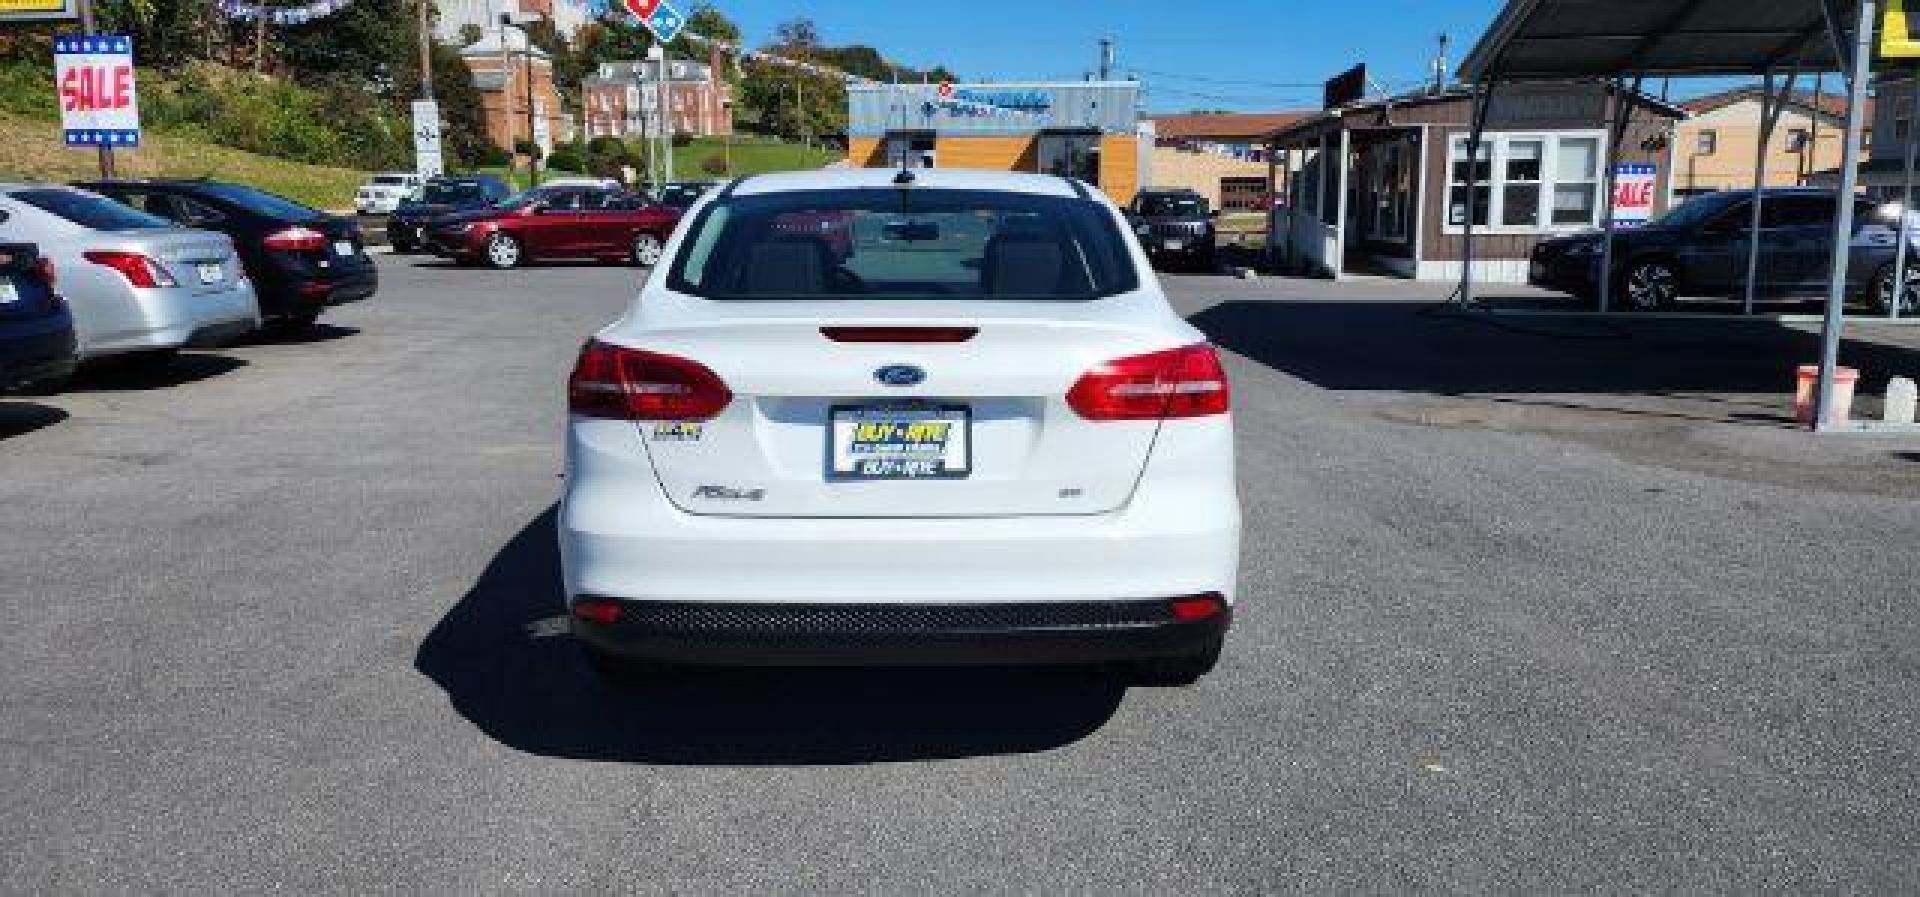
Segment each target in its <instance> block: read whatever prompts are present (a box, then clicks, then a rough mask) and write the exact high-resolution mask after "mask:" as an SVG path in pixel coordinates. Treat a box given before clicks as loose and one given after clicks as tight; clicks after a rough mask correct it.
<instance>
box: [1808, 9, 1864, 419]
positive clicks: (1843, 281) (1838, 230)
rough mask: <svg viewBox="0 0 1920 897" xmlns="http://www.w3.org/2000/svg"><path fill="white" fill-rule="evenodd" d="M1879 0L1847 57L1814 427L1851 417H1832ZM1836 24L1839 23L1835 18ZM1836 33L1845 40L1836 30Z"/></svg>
mask: <svg viewBox="0 0 1920 897" xmlns="http://www.w3.org/2000/svg"><path fill="white" fill-rule="evenodd" d="M1878 7H1879V3H1878V0H1860V18H1859V20H1858V21H1857V22H1855V23H1854V27H1853V55H1852V56H1849V57H1847V58H1846V59H1845V62H1846V65H1847V69H1848V71H1850V72H1851V73H1852V76H1851V77H1850V78H1849V79H1848V80H1847V124H1846V129H1847V130H1846V133H1845V135H1844V137H1845V140H1844V142H1843V144H1842V146H1843V147H1844V149H1843V151H1842V152H1841V154H1840V190H1839V193H1838V194H1836V196H1835V202H1834V205H1835V206H1836V209H1835V214H1834V216H1833V242H1832V244H1830V245H1832V246H1833V268H1832V270H1831V272H1830V273H1829V275H1828V276H1829V279H1828V281H1827V308H1826V317H1825V320H1824V321H1823V323H1822V326H1821V328H1820V384H1819V391H1818V392H1817V393H1815V395H1814V403H1813V427H1814V429H1815V430H1816V431H1818V430H1822V429H1831V428H1837V427H1838V426H1839V425H1841V424H1844V423H1845V421H1840V420H1828V417H1829V415H1831V413H1832V409H1833V375H1834V371H1836V370H1837V369H1838V368H1839V367H1840V331H1841V330H1842V329H1843V328H1845V327H1846V301H1847V257H1848V256H1849V255H1851V253H1849V252H1848V251H1847V248H1848V247H1849V246H1851V245H1852V244H1853V194H1854V190H1855V189H1856V188H1858V186H1859V184H1860V128H1861V126H1862V124H1863V122H1862V121H1861V112H1862V111H1863V109H1864V107H1865V106H1866V104H1867V79H1868V78H1870V77H1872V74H1873V30H1874V23H1875V22H1876V21H1877V20H1878V16H1877V15H1876V14H1875V13H1876V12H1877V11H1878ZM1829 25H1830V27H1836V26H1837V25H1838V23H1834V22H1831V20H1830V21H1829ZM1834 37H1835V38H1836V41H1837V39H1838V38H1839V34H1838V33H1837V31H1836V33H1835V35H1834Z"/></svg>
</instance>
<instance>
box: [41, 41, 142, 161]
mask: <svg viewBox="0 0 1920 897" xmlns="http://www.w3.org/2000/svg"><path fill="white" fill-rule="evenodd" d="M53 77H54V86H55V87H56V88H57V89H58V91H59V95H60V128H61V130H62V131H63V132H65V134H66V139H67V145H68V146H139V145H140V96H139V92H138V90H136V89H135V85H134V73H133V40H132V39H130V38H127V37H124V36H121V35H108V34H95V35H81V36H73V37H60V38H56V39H54V42H53Z"/></svg>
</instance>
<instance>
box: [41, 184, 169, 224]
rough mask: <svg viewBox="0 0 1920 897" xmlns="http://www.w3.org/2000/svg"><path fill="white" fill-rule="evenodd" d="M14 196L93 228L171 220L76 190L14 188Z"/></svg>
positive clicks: (45, 210) (44, 210) (161, 222)
mask: <svg viewBox="0 0 1920 897" xmlns="http://www.w3.org/2000/svg"><path fill="white" fill-rule="evenodd" d="M10 195H11V196H12V197H13V198H14V199H16V200H19V201H20V202H23V203H26V204H27V205H30V206H33V207H34V208H36V209H39V210H41V211H43V212H47V213H50V214H53V215H57V216H59V217H61V218H65V219H66V220H68V221H71V222H73V223H74V224H78V225H80V226H81V227H86V228H92V229H93V230H150V229H152V228H157V227H172V226H173V222H171V221H168V220H167V219H165V218H162V217H160V216H158V215H149V214H147V213H146V212H142V211H139V210H137V209H134V208H131V207H129V206H126V205H123V204H121V203H118V202H114V201H113V200H111V199H108V198H106V197H104V196H100V195H98V194H94V193H82V192H80V191H78V190H59V189H51V188H50V189H44V190H16V191H14V192H13V193H12V194H10Z"/></svg>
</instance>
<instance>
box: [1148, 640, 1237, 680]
mask: <svg viewBox="0 0 1920 897" xmlns="http://www.w3.org/2000/svg"><path fill="white" fill-rule="evenodd" d="M1221 642H1222V640H1221V639H1214V640H1213V641H1211V642H1208V643H1207V645H1206V647H1204V648H1201V649H1200V650H1199V651H1196V652H1194V653H1192V654H1187V655H1183V656H1180V657H1155V658H1152V659H1150V660H1136V661H1134V662H1133V663H1132V664H1131V665H1130V666H1129V667H1128V668H1127V684H1129V685H1138V686H1144V687H1146V688H1180V687H1183V686H1188V685H1192V684H1194V683H1195V682H1198V681H1200V678H1201V677H1202V676H1205V675H1206V674H1208V673H1211V672H1213V668H1214V667H1215V666H1216V665H1218V664H1219V663H1220V646H1221Z"/></svg>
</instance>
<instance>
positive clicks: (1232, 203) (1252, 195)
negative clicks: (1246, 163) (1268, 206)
mask: <svg viewBox="0 0 1920 897" xmlns="http://www.w3.org/2000/svg"><path fill="white" fill-rule="evenodd" d="M1266 198H1267V179H1266V178H1262V177H1235V176H1227V177H1222V178H1221V179H1220V208H1222V209H1227V210H1230V211H1239V212H1246V211H1252V210H1255V209H1258V208H1260V205H1261V202H1262V201H1264V200H1265V199H1266Z"/></svg>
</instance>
